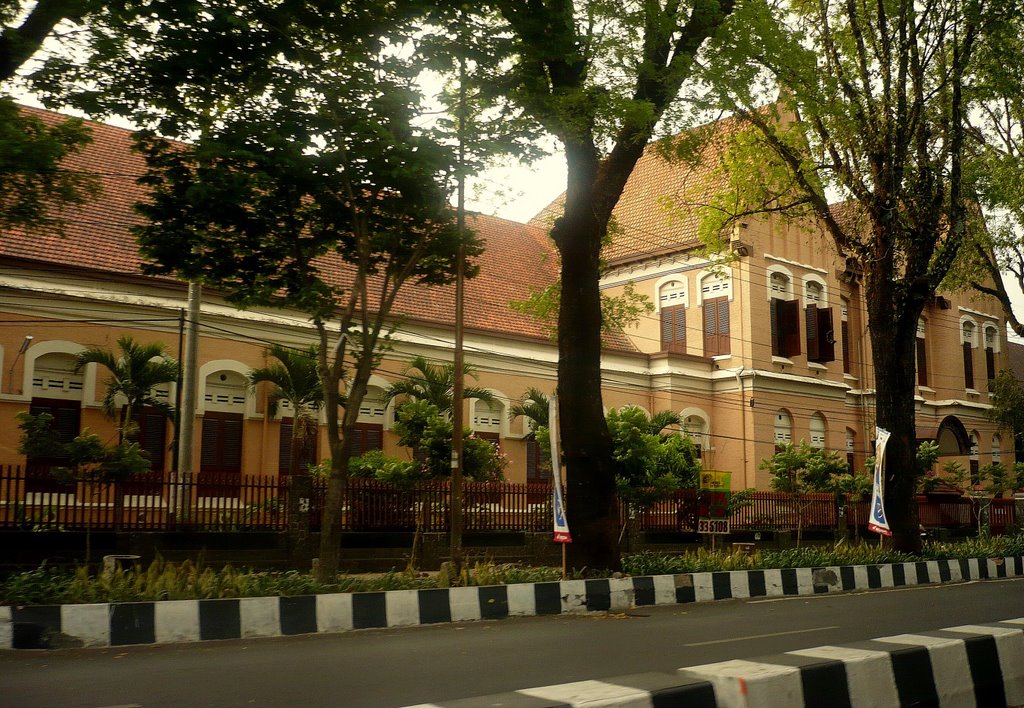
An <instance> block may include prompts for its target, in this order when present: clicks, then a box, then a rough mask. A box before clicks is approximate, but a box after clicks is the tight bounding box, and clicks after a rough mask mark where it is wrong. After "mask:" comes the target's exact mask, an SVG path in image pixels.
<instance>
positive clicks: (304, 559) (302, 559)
mask: <svg viewBox="0 0 1024 708" xmlns="http://www.w3.org/2000/svg"><path fill="white" fill-rule="evenodd" d="M312 499H313V479H312V477H310V476H308V475H291V476H289V477H288V507H287V508H288V560H289V562H290V563H291V565H292V567H295V568H308V567H309V566H310V564H311V563H312V562H313V539H312V536H311V534H310V517H311V512H310V509H311V508H312Z"/></svg>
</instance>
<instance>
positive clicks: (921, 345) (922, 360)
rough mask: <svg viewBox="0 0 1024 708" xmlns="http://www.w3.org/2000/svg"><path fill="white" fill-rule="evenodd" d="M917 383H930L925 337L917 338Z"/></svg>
mask: <svg viewBox="0 0 1024 708" xmlns="http://www.w3.org/2000/svg"><path fill="white" fill-rule="evenodd" d="M917 385H918V386H927V385H928V353H927V349H926V342H925V338H924V337H918V338H917Z"/></svg>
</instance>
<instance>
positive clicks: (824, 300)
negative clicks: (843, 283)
mask: <svg viewBox="0 0 1024 708" xmlns="http://www.w3.org/2000/svg"><path fill="white" fill-rule="evenodd" d="M812 285H813V286H816V287H817V288H818V289H819V290H820V294H821V297H820V298H817V299H814V298H812V297H811V290H812V287H811V286H812ZM803 289H804V299H803V303H804V305H815V306H816V307H820V308H822V309H824V308H826V307H828V285H827V284H826V283H825V281H824V280H823V279H822V278H821V277H820V276H817V275H805V276H804V279H803Z"/></svg>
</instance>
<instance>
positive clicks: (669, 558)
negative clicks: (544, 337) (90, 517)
mask: <svg viewBox="0 0 1024 708" xmlns="http://www.w3.org/2000/svg"><path fill="white" fill-rule="evenodd" d="M1019 555H1024V534H1017V535H1013V536H1000V537H995V538H974V539H968V540H966V541H960V542H957V543H939V542H929V543H927V544H925V547H924V548H923V549H922V552H921V554H919V555H910V554H906V553H898V552H896V551H892V550H890V549H886V548H882V547H880V546H878V545H874V544H872V545H869V544H866V543H861V544H848V543H839V544H836V545H835V546H821V547H810V548H794V549H786V550H766V551H758V552H755V553H753V554H745V553H742V552H728V551H709V550H706V549H703V548H700V549H697V550H696V551H693V552H686V553H682V554H668V553H652V552H644V553H637V554H633V555H629V556H626V557H624V558H623V570H624V571H625V572H626V573H627V574H629V575H669V574H676V573H701V572H711V571H720V570H754V569H764V568H805V567H822V566H840V565H872V564H877V563H898V562H907V561H917V560H938V559H945V558H991V557H1002V556H1019ZM592 576H593V574H592V573H588V574H587V577H592ZM572 577H574V578H580V577H584V575H583V574H575V575H573V576H572ZM560 579H561V571H560V569H558V568H550V567H530V566H523V565H519V564H511V563H505V564H502V563H494V562H477V563H475V564H473V565H472V566H471V567H468V568H467V569H466V570H465V571H464V572H463V575H462V578H461V584H462V585H509V584H514V583H536V582H551V581H556V580H560ZM450 584H451V579H450V578H449V576H448V574H447V573H444V572H442V573H434V574H427V573H416V572H407V571H403V572H399V571H391V572H388V573H378V574H373V575H345V574H343V575H339V576H338V577H337V579H336V581H335V582H333V583H328V584H324V583H318V582H317V581H316V580H315V579H314V578H313V577H312V576H311V575H308V574H306V573H300V572H298V571H294V570H292V571H287V572H258V571H250V570H245V569H240V568H235V567H233V566H231V565H226V566H224V567H223V568H221V569H220V570H214V569H213V568H210V567H205V566H204V565H203V563H202V562H201V561H200V562H198V563H193V562H191V561H184V562H182V563H172V562H169V561H164V560H162V559H159V558H158V559H157V560H155V561H153V563H151V564H150V565H149V566H148V567H145V568H144V567H142V566H135V567H134V568H129V569H120V568H118V569H116V570H114V571H113V572H112V573H100V574H99V575H96V574H94V573H91V572H90V570H89V568H88V567H84V566H83V567H79V568H77V569H76V570H64V569H58V568H48V567H46V566H42V567H40V568H37V569H35V570H32V571H28V572H25V573H17V574H14V575H11V576H9V577H7V578H6V579H4V580H2V581H0V604H5V605H59V604H80V603H96V602H132V601H145V600H191V599H216V598H237V597H266V596H275V595H285V596H289V595H312V594H318V593H329V592H373V591H383V590H417V589H426V588H438V587H447V586H449V585H450Z"/></svg>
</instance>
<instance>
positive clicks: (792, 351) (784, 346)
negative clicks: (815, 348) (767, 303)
mask: <svg viewBox="0 0 1024 708" xmlns="http://www.w3.org/2000/svg"><path fill="white" fill-rule="evenodd" d="M770 309H771V328H772V355H773V356H781V357H791V356H796V355H798V354H799V353H800V303H799V302H797V301H796V300H780V299H778V298H772V300H771V308H770Z"/></svg>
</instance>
